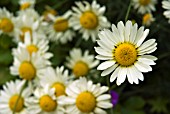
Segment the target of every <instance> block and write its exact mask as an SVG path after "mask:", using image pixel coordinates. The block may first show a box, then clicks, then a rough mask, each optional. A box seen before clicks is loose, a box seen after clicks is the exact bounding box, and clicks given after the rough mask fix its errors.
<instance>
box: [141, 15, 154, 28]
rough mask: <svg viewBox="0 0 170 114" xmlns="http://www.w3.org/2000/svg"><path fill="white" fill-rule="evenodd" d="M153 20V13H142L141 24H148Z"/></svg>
mask: <svg viewBox="0 0 170 114" xmlns="http://www.w3.org/2000/svg"><path fill="white" fill-rule="evenodd" d="M153 21H155V18H153V15H152V14H151V13H146V14H145V15H143V18H142V24H143V25H145V26H150V25H151V23H152V22H153Z"/></svg>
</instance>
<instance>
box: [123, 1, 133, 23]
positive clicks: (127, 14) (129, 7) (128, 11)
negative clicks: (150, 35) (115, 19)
mask: <svg viewBox="0 0 170 114" xmlns="http://www.w3.org/2000/svg"><path fill="white" fill-rule="evenodd" d="M131 7H132V0H130V3H129V6H128V10H127V12H126V17H125V22H126V21H127V20H128V17H129V13H130V10H131Z"/></svg>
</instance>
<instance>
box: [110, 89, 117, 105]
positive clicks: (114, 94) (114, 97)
mask: <svg viewBox="0 0 170 114" xmlns="http://www.w3.org/2000/svg"><path fill="white" fill-rule="evenodd" d="M110 95H111V102H112V104H113V106H115V105H116V104H117V102H118V99H119V94H118V93H117V92H116V91H113V90H111V91H110Z"/></svg>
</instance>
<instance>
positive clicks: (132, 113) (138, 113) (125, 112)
mask: <svg viewBox="0 0 170 114" xmlns="http://www.w3.org/2000/svg"><path fill="white" fill-rule="evenodd" d="M122 114H145V113H144V111H142V110H132V109H127V108H123V109H122Z"/></svg>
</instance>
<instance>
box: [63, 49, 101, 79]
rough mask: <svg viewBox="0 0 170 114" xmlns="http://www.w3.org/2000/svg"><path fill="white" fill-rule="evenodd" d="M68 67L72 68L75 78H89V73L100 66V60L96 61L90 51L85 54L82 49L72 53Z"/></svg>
mask: <svg viewBox="0 0 170 114" xmlns="http://www.w3.org/2000/svg"><path fill="white" fill-rule="evenodd" d="M66 59H67V63H66V66H67V67H68V68H70V69H71V70H72V72H73V75H74V76H75V77H80V76H87V74H88V73H89V71H90V70H91V69H92V68H94V67H96V66H97V65H98V64H99V61H98V60H94V55H89V51H88V50H86V51H85V52H84V53H83V52H82V50H81V49H77V48H75V49H73V50H71V51H70V57H67V58H66Z"/></svg>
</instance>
